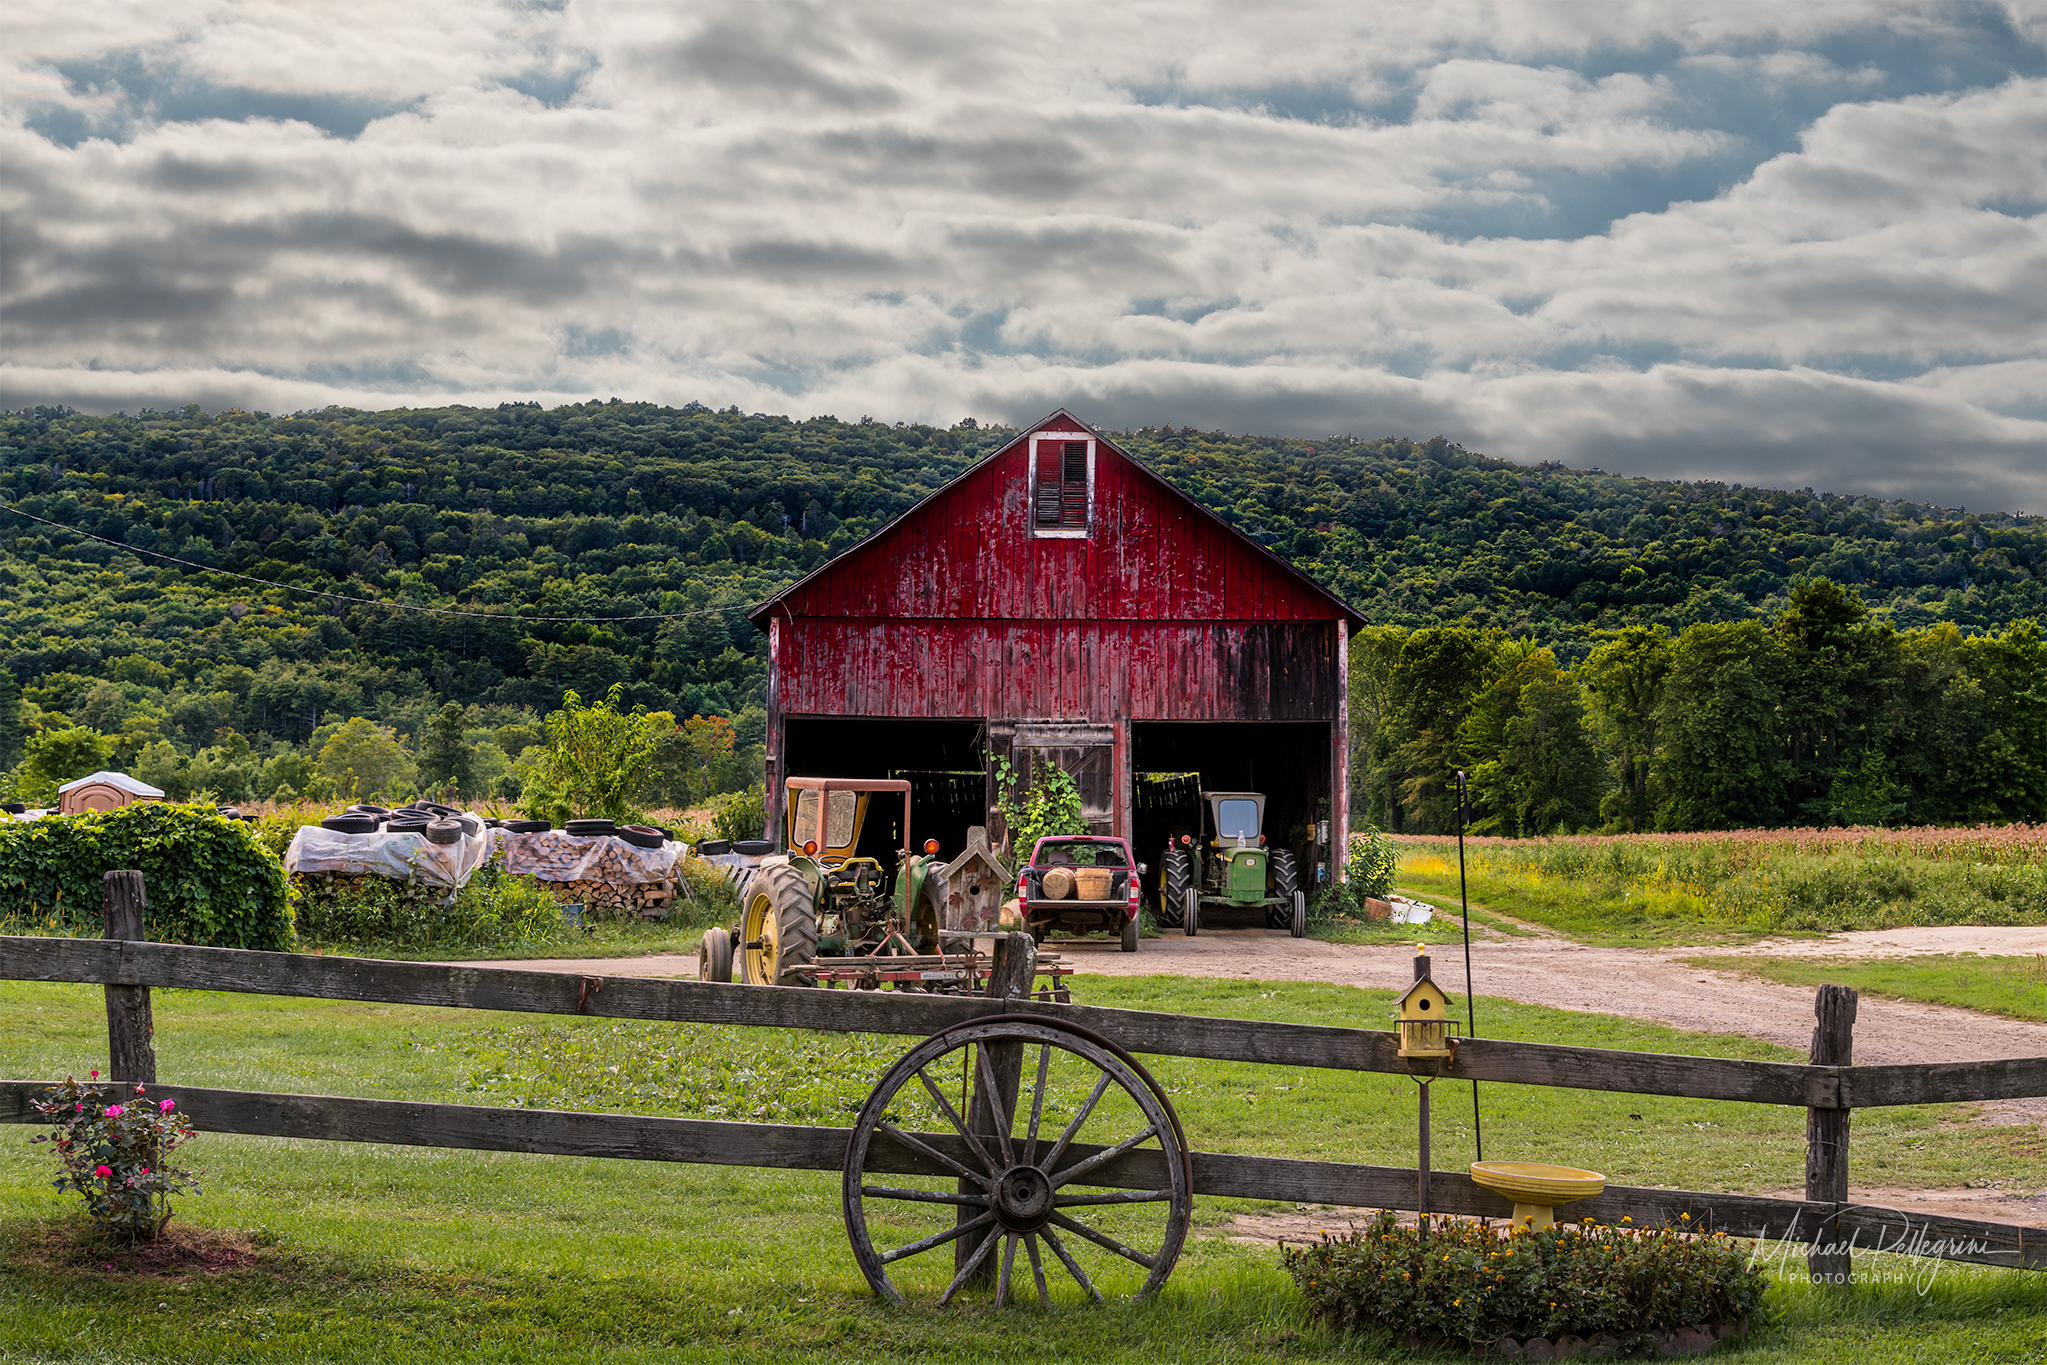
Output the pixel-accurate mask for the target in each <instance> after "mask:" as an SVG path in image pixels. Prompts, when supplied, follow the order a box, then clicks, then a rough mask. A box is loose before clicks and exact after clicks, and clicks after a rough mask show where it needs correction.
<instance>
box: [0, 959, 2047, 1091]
mask: <svg viewBox="0 0 2047 1365" xmlns="http://www.w3.org/2000/svg"><path fill="white" fill-rule="evenodd" d="M7 978H12V979H15V980H20V981H70V982H80V983H86V984H93V985H111V986H169V987H177V988H180V989H186V990H211V991H242V992H250V993H254V994H258V995H286V996H305V997H311V998H315V999H322V1000H363V1001H374V1002H377V1003H379V1004H393V1005H434V1006H442V1007H446V1008H450V1009H483V1010H508V1011H515V1012H519V1013H527V1014H588V1015H597V1016H601V1017H604V1018H611V1019H649V1020H661V1021H666V1022H671V1023H693V1024H726V1025H732V1026H735V1027H759V1028H796V1029H819V1030H827V1031H832V1032H840V1033H883V1034H914V1035H917V1036H919V1037H922V1036H925V1035H928V1034H932V1033H936V1032H937V1031H938V1030H940V1029H942V1028H948V1027H951V1026H953V1025H955V1024H963V1023H968V1022H970V1021H972V1020H974V1019H979V1018H984V1017H986V1016H988V1015H991V1014H1004V1013H1038V1014H1044V1015H1047V1016H1048V1017H1055V1018H1060V1019H1069V1020H1072V1021H1073V1022H1075V1023H1078V1024H1080V1025H1082V1026H1084V1027H1086V1028H1090V1029H1093V1030H1094V1031H1095V1032H1097V1033H1100V1034H1102V1035H1104V1036H1105V1037H1110V1038H1114V1039H1115V1040H1116V1041H1117V1042H1118V1043H1119V1044H1121V1045H1122V1046H1123V1047H1125V1048H1128V1049H1129V1050H1130V1051H1132V1052H1139V1053H1146V1054H1150V1055H1154V1056H1167V1057H1193V1058H1200V1059H1205V1060H1211V1061H1228V1062H1261V1063H1269V1064H1273V1065H1279V1066H1301V1067H1320V1068H1326V1069H1333V1070H1339V1071H1375V1072H1389V1073H1392V1074H1395V1075H1403V1076H1404V1075H1411V1074H1417V1072H1418V1071H1423V1070H1425V1071H1428V1072H1429V1074H1435V1073H1434V1071H1433V1070H1432V1069H1430V1068H1417V1067H1416V1066H1414V1065H1413V1064H1412V1063H1410V1062H1409V1061H1408V1060H1407V1059H1406V1058H1403V1057H1401V1056H1399V1055H1398V1049H1399V1040H1398V1037H1397V1035H1395V1034H1393V1033H1391V1032H1388V1031H1386V1030H1381V1029H1359V1028H1342V1027H1334V1026H1330V1025H1317V1024H1275V1023H1268V1022H1266V1021H1264V1020H1257V1019H1217V1018H1210V1017H1206V1016H1189V1015H1177V1014H1159V1013H1154V1012H1151V1011H1147V1010H1119V1009H1103V1008H1101V1007H1099V1006H1089V1005H1046V1004H1039V1003H1035V1002H1023V1001H1017V1000H1009V1001H1000V1000H988V999H982V998H979V997H973V996H925V995H914V994H906V993H901V992H896V991H830V992H826V991H804V990H762V989H761V988H759V987H756V986H732V985H720V984H717V983H714V982H698V981H673V980H661V979H652V978H646V977H605V976H600V975H595V974H585V973H570V972H529V971H519V970H516V969H512V968H504V967H450V966H444V965H441V964H437V963H430V962H387V961H383V960H380V959H375V958H346V957H326V956H316V955H310V954H304V953H261V952H249V951H246V950H243V949H238V948H198V947H192V946H189V945H186V944H176V943H140V942H119V941H112V940H106V939H62V938H5V937H0V979H7ZM1441 1074H1442V1076H1443V1078H1444V1079H1446V1080H1474V1081H1508V1082H1512V1083H1514V1084H1516V1085H1545V1086H1561V1087H1565V1088H1567V1089H1572V1090H1606V1091H1619V1092H1622V1093H1626V1094H1633V1095H1674V1096H1682V1097H1686V1098H1690V1099H1709V1100H1744V1101H1748V1102H1750V1103H1754V1104H1778V1105H1789V1106H1792V1107H1794V1108H1799V1109H1847V1108H1855V1109H1863V1108H1871V1107H1875V1106H1879V1105H1904V1104H1939V1103H1946V1102H1950V1101H1956V1100H1992V1099H2017V1098H2026V1097H2032V1096H2040V1095H2047V1057H2028V1058H2017V1059H2011V1060H2004V1061H1983V1062H1959V1063H1952V1064H1950V1063H1942V1064H1939V1065H1923V1066H1874V1067H1872V1066H1861V1067H1857V1066H1809V1065H1801V1064H1799V1063H1796V1062H1762V1061H1749V1060H1744V1059H1741V1058H1731V1057H1687V1056H1683V1055H1680V1054H1673V1053H1654V1052H1622V1051H1616V1050H1612V1049H1607V1048H1592V1047H1562V1046H1557V1045H1554V1044H1549V1043H1517V1042H1508V1041H1505V1040H1500V1039H1490V1038H1475V1039H1468V1040H1460V1041H1459V1043H1458V1048H1457V1056H1456V1059H1455V1060H1454V1061H1453V1062H1451V1063H1450V1064H1449V1065H1448V1066H1446V1067H1445V1068H1444V1069H1443V1070H1442V1073H1441Z"/></svg>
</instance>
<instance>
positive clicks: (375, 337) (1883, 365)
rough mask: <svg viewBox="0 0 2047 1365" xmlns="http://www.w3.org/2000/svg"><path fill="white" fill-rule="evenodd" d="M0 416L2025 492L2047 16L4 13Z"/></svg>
mask: <svg viewBox="0 0 2047 1365" xmlns="http://www.w3.org/2000/svg"><path fill="white" fill-rule="evenodd" d="M0 32H4V34H5V37H6V41H5V43H4V44H0V68H4V69H0V81H4V85H0V214H4V222H0V230H4V233H5V237H4V241H0V248H4V255H0V403H5V404H7V405H9V406H16V407H19V406H22V405H24V404H29V403H50V402H63V403H69V404H72V405H74V406H77V407H80V408H84V409H87V410H90V411H112V410H114V409H121V408H125V409H128V410H131V411H132V410H134V409H135V408H138V407H141V406H146V405H150V406H160V407H161V406H170V405H175V404H180V403H184V402H187V401H196V402H199V403H203V404H205V405H206V406H208V407H209V408H218V407H224V406H227V405H230V404H232V405H237V406H241V407H244V408H260V409H264V410H269V411H280V412H282V411H293V410H297V409H301V408H310V407H319V406H323V405H325V404H328V403H334V402H340V403H348V404H356V405H362V406H370V407H391V406H399V405H420V404H428V403H440V402H447V401H460V402H470V403H486V404H495V403H497V402H499V401H502V400H506V399H538V400H540V401H541V402H543V403H549V404H552V403H555V402H561V401H567V400H571V399H586V398H592V397H597V398H608V397H611V396H613V395H617V396H619V397H622V398H631V399H651V400H658V401H663V402H670V403H681V402H685V401H688V400H691V399H695V400H698V401H701V402H705V403H709V404H711V405H713V406H716V407H724V406H726V405H729V404H735V403H736V404H738V405H739V406H740V407H741V408H743V409H745V410H747V411H749V412H752V411H763V412H773V413H789V414H792V415H794V416H797V417H807V416H811V415H813V414H820V413H831V414H834V415H837V416H839V417H843V418H847V419H855V418H858V417H861V416H863V415H869V414H871V415H873V416H875V417H877V418H882V419H885V420H888V421H900V420H911V421H931V422H938V423H941V424H946V423H951V422H953V421H955V420H957V419H959V418H961V417H963V416H969V415H971V416H975V417H978V418H980V419H982V420H983V421H988V420H999V421H1005V422H1015V421H1022V420H1029V419H1031V418H1035V417H1037V416H1039V415H1041V414H1042V413H1044V412H1046V411H1048V410H1049V409H1051V408H1053V407H1055V406H1060V405H1065V406H1069V407H1071V408H1073V409H1074V411H1076V412H1077V413H1079V414H1080V415H1081V416H1083V417H1086V418H1088V419H1089V420H1091V421H1094V422H1096V423H1098V424H1102V425H1107V426H1111V427H1121V426H1125V425H1142V424H1147V423H1149V424H1166V423H1171V424H1173V425H1176V426H1182V425H1187V424H1193V425H1196V426H1199V427H1203V428H1216V427H1221V428H1225V429H1228V430H1231V431H1240V432H1241V431H1255V432H1264V433H1274V434H1290V435H1303V436H1319V435H1323V434H1326V433H1330V432H1348V433H1352V434H1355V435H1358V436H1361V437H1372V436H1383V435H1406V436H1414V437H1428V436H1434V435H1438V434H1441V435H1446V436H1449V437H1450V438H1452V439H1453V440H1456V441H1459V442H1462V443H1463V444H1465V445H1466V446H1468V447H1469V448H1471V449H1474V450H1480V451H1485V452H1487V453H1490V454H1494V455H1500V456H1504V457H1506V458H1509V459H1513V460H1520V461H1525V462H1530V463H1533V462H1535V461H1539V460H1544V459H1556V460H1561V461H1564V462H1566V463H1569V464H1574V465H1580V466H1584V465H1595V464H1596V465H1599V466H1601V467H1603V468H1606V469H1610V470H1617V471H1621V472H1625V473H1631V474H1645V475H1654V476H1683V477H1703V478H1717V479H1722V480H1725V481H1728V482H1731V483H1747V484H1761V485H1765V486H1771V487H1794V488H1795V487H1801V486H1806V485H1810V486H1812V487H1814V488H1817V489H1820V490H1822V491H1828V490H1831V491H1841V492H1874V493H1883V494H1891V495H1900V496H1907V497H1911V498H1915V499H1919V500H1927V501H1933V502H1936V503H1939V504H1942V505H1946V506H1966V507H1969V508H1971V509H1974V510H1981V511H1999V510H2002V511H2010V510H2017V509H2023V510H2026V511H2030V512H2035V513H2039V512H2047V353H2043V336H2047V246H2043V225H2047V218H2043V207H2047V170H2043V163H2042V155H2043V149H2047V61H2043V40H2047V3H2042V2H2041V0H2032V2H2030V3H2024V4H2020V3H2012V4H1996V3H1989V4H1966V3H1942V4H1935V5H1924V6H1919V5H1910V4H1896V3H1893V4H1868V3H1856V2H1854V0H1844V2H1843V3H1799V0H1770V3H1763V4H1741V3H1734V2H1731V0H1700V3H1690V2H1689V0H1651V2H1647V3H1644V2H1641V0H1600V2H1599V3H1579V4H1514V3H1458V2H1457V0H1433V3H1426V4H1424V3H1418V2H1417V0H1399V3H1363V2H1361V0H1350V2H1349V3H1343V4H1337V5H1331V6H1328V7H1326V8H1318V7H1313V6H1308V5H1254V4H1246V3H1243V2H1242V0H1229V2H1228V3H1218V4H1200V3H1192V2H1191V0H1181V2H1179V3H1143V2H1141V0H1138V2H1133V0H1080V2H1079V3H1071V4H1064V3H1050V4H1030V3H1018V2H1015V0H1012V3H1006V4H999V5H998V4H972V3H960V2H959V0H947V2H944V3H858V2H856V0H831V2H830V3H821V4H780V3H768V2H766V0H742V2H741V3H729V4H728V3H695V4H618V3H612V4H585V3H582V0H568V2H567V3H545V0H533V2H532V3H524V4H520V3H488V2H487V0H350V2H349V3H347V4H325V5H323V4H318V3H310V2H309V0H291V2H289V3H286V2H283V0H277V2H271V0H230V2H228V3H184V4H177V3H164V2H163V0H136V2H135V3H125V4H123V3H93V2H92V0H62V2H61V3H53V2H49V0H15V3H13V4H12V5H10V6H9V7H8V12H7V17H6V18H5V20H4V21H0Z"/></svg>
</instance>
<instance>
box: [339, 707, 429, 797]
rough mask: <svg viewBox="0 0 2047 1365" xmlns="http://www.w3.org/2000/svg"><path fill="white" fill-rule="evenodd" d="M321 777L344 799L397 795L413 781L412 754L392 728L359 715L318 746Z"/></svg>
mask: <svg viewBox="0 0 2047 1365" xmlns="http://www.w3.org/2000/svg"><path fill="white" fill-rule="evenodd" d="M320 776H321V778H323V779H324V780H325V781H326V782H327V783H328V785H330V786H331V787H332V788H333V790H334V794H335V795H336V796H338V797H340V798H342V799H343V800H344V801H373V800H375V799H376V798H377V797H379V796H396V795H400V794H401V793H402V791H403V789H405V788H407V787H409V786H411V785H412V782H413V780H414V773H413V766H412V757H411V755H409V754H407V753H406V752H405V746H404V745H403V744H400V743H399V742H398V737H397V736H396V735H395V734H393V733H392V731H391V728H390V727H389V726H385V725H378V724H377V723H376V722H374V721H370V720H365V719H363V718H362V717H361V716H356V717H354V718H353V719H351V720H350V721H348V722H347V723H346V724H345V725H343V726H342V727H341V728H340V729H338V730H336V731H335V732H334V733H333V735H331V736H330V737H329V738H328V740H327V742H326V743H325V744H324V745H322V746H321V747H320Z"/></svg>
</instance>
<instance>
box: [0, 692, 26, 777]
mask: <svg viewBox="0 0 2047 1365" xmlns="http://www.w3.org/2000/svg"><path fill="white" fill-rule="evenodd" d="M21 740H22V735H21V684H20V683H19V682H17V681H16V680H15V677H14V674H13V673H12V672H9V671H7V670H5V669H0V770H4V769H7V768H12V767H13V766H14V765H15V764H16V763H18V762H20V761H21Z"/></svg>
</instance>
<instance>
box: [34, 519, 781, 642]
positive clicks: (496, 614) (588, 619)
mask: <svg viewBox="0 0 2047 1365" xmlns="http://www.w3.org/2000/svg"><path fill="white" fill-rule="evenodd" d="M0 507H4V508H6V509H7V510H8V511H10V512H12V513H14V515H16V516H17V517H26V518H28V520H30V521H35V522H41V523H42V524H43V525H45V526H48V527H51V528H53V529H55V530H58V531H68V532H69V533H71V534H72V535H74V536H83V537H85V538H86V539H87V540H96V541H98V542H99V543H100V544H102V545H111V546H113V547H114V548H115V549H117V550H121V551H123V552H125V553H127V554H132V555H148V556H149V557H150V558H152V559H161V560H163V561H164V562H165V563H168V564H177V565H180V566H182V567H184V568H187V569H197V570H199V571H201V572H202V573H217V574H221V575H224V576H225V577H228V578H238V579H240V580H241V581H242V582H244V583H254V584H257V585H258V586H260V587H265V588H276V589H278V590H280V591H282V592H302V593H305V594H307V595H308V596H310V597H325V598H327V599H329V600H330V601H335V602H354V603H357V604H359V605H361V606H365V607H383V608H386V609H388V610H390V611H416V612H419V613H421V614H423V615H427V616H467V617H473V618H475V619H477V620H483V621H547V622H554V623H557V624H561V623H569V622H582V623H583V624H585V625H601V624H606V623H610V622H616V621H680V620H685V619H690V618H694V617H698V616H723V615H724V614H725V613H727V612H734V611H751V610H752V608H751V607H749V606H738V607H706V608H704V609H703V610H701V611H663V612H648V613H646V614H644V615H641V616H520V615H508V614H507V613H505V612H501V611H462V610H460V609H459V608H455V607H421V606H415V605H413V604H412V603H410V602H383V601H379V600H378V599H376V598H374V597H351V596H350V595H349V594H347V593H345V592H323V591H321V590H320V589H318V588H302V587H299V586H298V585H297V584H295V583H278V582H275V581H273V580H271V579H268V578H256V577H253V576H252V575H249V574H245V573H236V572H235V571H234V570H233V569H219V568H215V567H214V566H213V565H211V564H199V563H195V562H193V561H192V560H189V559H179V558H178V557H177V556H176V555H167V554H161V553H159V552H157V551H155V550H145V549H143V548H142V547H141V546H139V545H130V544H128V543H127V542H125V541H119V540H110V539H108V538H107V537H106V536H102V535H95V534H94V533H93V532H91V531H81V530H79V529H78V528H77V527H76V526H66V525H65V524H64V523H63V522H61V521H51V520H50V519H49V518H48V517H39V516H37V515H36V514H35V513H33V512H24V511H22V510H21V509H20V508H19V507H15V506H13V505H11V504H8V503H0Z"/></svg>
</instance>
